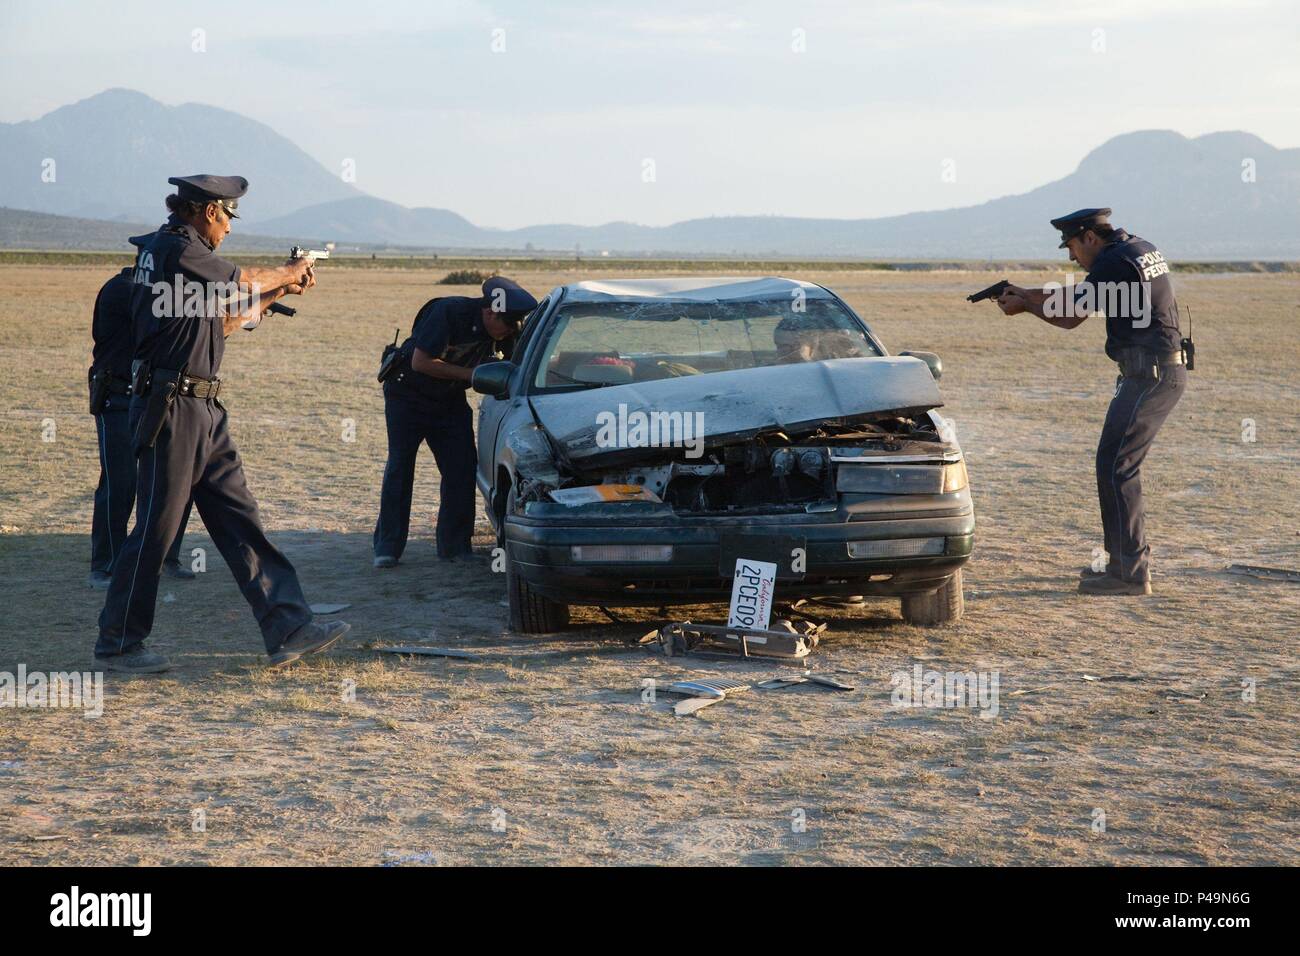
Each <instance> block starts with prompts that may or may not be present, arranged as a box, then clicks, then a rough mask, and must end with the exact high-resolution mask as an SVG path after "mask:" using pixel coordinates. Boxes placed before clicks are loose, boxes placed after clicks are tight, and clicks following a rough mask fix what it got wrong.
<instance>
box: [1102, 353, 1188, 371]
mask: <svg viewBox="0 0 1300 956" xmlns="http://www.w3.org/2000/svg"><path fill="white" fill-rule="evenodd" d="M1184 361H1185V358H1184V355H1183V352H1182V350H1181V349H1176V350H1174V351H1172V352H1156V351H1153V350H1151V349H1143V348H1126V349H1120V350H1119V351H1118V353H1117V355H1116V358H1115V364H1117V365H1118V366H1119V373H1120V375H1122V376H1124V377H1125V378H1134V377H1138V378H1145V377H1151V378H1159V377H1160V370H1161V369H1164V368H1169V367H1170V366H1175V365H1182V364H1183V363H1184Z"/></svg>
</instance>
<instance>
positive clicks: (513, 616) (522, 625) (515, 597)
mask: <svg viewBox="0 0 1300 956" xmlns="http://www.w3.org/2000/svg"><path fill="white" fill-rule="evenodd" d="M506 591H507V592H508V600H509V603H510V627H511V629H512V630H515V631H518V632H519V633H521V634H551V633H553V632H555V631H562V630H564V629H565V628H566V627H568V626H569V605H567V604H561V603H560V602H559V601H552V600H551V599H550V598H547V597H543V596H542V595H540V594H538V593H537V592H536V591H534V590H533V589H532V588H531V587H529V585H528V582H527V581H525V580H524V578H523V575H521V574H520V573H519V572H518V571H517V570H516V569H515V562H514V561H513V560H512V559H511V558H510V556H509V554H507V556H506Z"/></svg>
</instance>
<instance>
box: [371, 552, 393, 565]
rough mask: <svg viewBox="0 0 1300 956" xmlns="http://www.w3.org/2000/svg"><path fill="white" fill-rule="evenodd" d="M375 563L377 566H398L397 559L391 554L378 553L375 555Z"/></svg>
mask: <svg viewBox="0 0 1300 956" xmlns="http://www.w3.org/2000/svg"><path fill="white" fill-rule="evenodd" d="M374 565H375V567H377V568H395V567H397V559H396V558H395V557H393V556H392V555H391V554H377V555H375V561H374Z"/></svg>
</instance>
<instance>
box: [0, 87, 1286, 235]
mask: <svg viewBox="0 0 1300 956" xmlns="http://www.w3.org/2000/svg"><path fill="white" fill-rule="evenodd" d="M51 159H52V160H54V163H55V167H54V179H53V181H52V182H47V181H43V177H42V172H43V171H44V170H45V168H46V166H45V165H43V164H46V163H47V161H48V160H51ZM228 170H239V172H240V173H241V174H242V175H246V176H247V177H248V178H249V179H250V180H253V181H255V182H256V183H257V184H258V208H257V212H256V217H254V215H253V214H252V213H251V211H250V214H249V215H247V216H246V217H245V219H243V220H241V222H240V224H239V227H238V229H237V231H239V232H242V233H243V234H244V236H246V237H247V239H248V240H249V241H250V245H260V243H257V242H255V241H254V236H255V235H262V236H291V237H294V238H295V239H298V240H301V241H303V242H304V243H306V242H310V243H313V244H316V243H320V242H325V241H330V240H332V241H335V242H338V243H340V244H351V245H357V246H367V247H372V248H375V247H379V248H392V247H399V248H400V247H418V248H422V249H434V250H445V251H462V252H468V251H473V250H476V249H492V250H498V251H500V250H525V249H532V250H535V251H538V252H541V251H551V250H558V251H570V252H571V251H572V250H574V248H575V247H577V248H580V249H582V250H583V251H584V252H586V253H593V252H599V251H609V252H610V253H611V254H632V255H645V254H666V255H674V254H676V255H723V256H725V255H743V256H751V257H754V256H769V255H770V256H804V257H818V256H834V257H865V258H909V257H910V258H961V259H983V258H999V257H1037V258H1050V257H1052V256H1053V255H1054V254H1055V245H1056V243H1055V241H1054V240H1053V238H1052V232H1051V228H1050V226H1049V225H1048V222H1047V221H1048V220H1049V219H1050V218H1052V217H1053V216H1058V215H1061V214H1063V213H1065V212H1069V211H1070V210H1073V209H1078V208H1082V207H1087V206H1098V205H1107V206H1111V207H1113V208H1114V209H1115V215H1114V216H1113V217H1112V219H1113V221H1114V222H1115V223H1116V224H1118V225H1121V226H1125V227H1126V228H1129V229H1130V230H1131V231H1133V232H1135V233H1137V234H1139V235H1142V236H1145V237H1147V238H1150V239H1152V240H1153V241H1155V242H1156V243H1157V244H1159V245H1160V246H1161V248H1162V249H1163V250H1164V251H1165V252H1166V253H1167V254H1168V255H1169V256H1170V257H1171V258H1175V259H1178V258H1198V259H1230V258H1232V259H1243V258H1268V259H1297V258H1300V228H1297V223H1300V149H1278V148H1276V147H1274V146H1272V145H1270V144H1269V143H1266V142H1265V141H1264V140H1262V139H1260V138H1259V137H1257V136H1254V135H1252V134H1250V133H1245V132H1219V133H1209V134H1206V135H1203V136H1198V137H1195V138H1188V137H1185V136H1183V135H1181V134H1179V133H1176V132H1172V131H1168V130H1142V131H1138V132H1133V133H1127V134H1124V135H1121V136H1116V137H1114V138H1113V139H1110V140H1108V141H1107V142H1105V143H1103V144H1102V145H1101V146H1098V147H1097V148H1096V149H1094V150H1092V152H1090V153H1088V154H1087V155H1086V156H1084V157H1083V159H1082V160H1081V161H1080V163H1079V165H1078V168H1077V169H1075V170H1074V172H1072V173H1070V174H1069V175H1067V176H1065V177H1063V178H1061V179H1058V180H1056V181H1054V182H1050V183H1047V184H1045V185H1042V186H1039V187H1037V188H1036V189H1032V190H1030V191H1028V192H1026V193H1023V194H1020V195H1015V196H1005V197H1001V198H998V199H993V200H990V201H988V202H985V203H982V204H980V205H977V206H967V207H963V208H957V209H945V210H940V211H935V212H917V213H909V214H907V215H901V216H890V217H886V218H876V219H827V218H817V219H814V218H798V217H790V216H713V217H709V218H700V219H690V220H686V221H684V222H678V223H673V224H672V225H668V226H643V225H638V224H635V223H629V222H609V223H605V224H603V225H599V226H579V225H567V224H546V225H536V226H528V227H525V228H522V229H489V228H483V227H480V226H477V225H475V224H474V223H472V222H470V221H469V220H467V219H465V218H464V217H463V216H460V215H458V214H457V213H455V212H452V211H450V210H445V209H432V208H408V207H405V206H402V205H400V204H398V203H394V202H389V201H387V200H383V199H378V198H375V197H373V196H368V195H366V194H364V193H362V192H361V191H360V190H358V189H356V188H355V187H354V186H352V185H350V184H348V183H345V182H343V181H342V180H341V179H340V178H339V177H338V176H336V175H334V174H332V173H330V172H329V171H327V170H326V169H325V168H324V167H323V166H322V165H321V164H320V163H318V162H317V161H316V160H314V159H313V158H312V157H310V156H308V155H307V154H306V153H305V152H303V151H302V150H301V149H299V148H298V147H297V146H296V145H295V144H294V143H292V142H291V141H290V140H288V139H286V138H285V137H283V136H281V135H280V134H278V133H276V132H275V131H274V130H272V129H271V128H270V127H268V126H265V125H263V124H261V123H258V122H256V121H254V120H251V119H248V118H247V117H244V116H240V115H239V114H237V113H232V112H230V111H227V110H222V109H218V108H216V107H212V106H203V105H199V104H193V103H188V104H184V105H181V106H165V105H163V104H162V103H159V102H157V101H156V100H153V99H151V98H149V97H148V96H145V95H144V94H142V93H137V92H133V91H130V90H108V91H106V92H104V93H100V94H98V95H96V96H92V97H90V98H89V99H86V100H82V101H80V102H78V103H74V104H71V105H69V106H64V107H61V108H59V109H56V110H54V111H53V112H51V113H48V114H47V115H45V116H43V117H41V118H40V119H37V120H31V121H26V122H21V123H6V124H0V206H3V207H10V208H8V209H5V210H0V244H2V245H9V246H13V245H15V244H23V243H24V242H30V241H32V239H31V237H32V235H33V230H32V229H31V228H28V229H27V230H26V232H23V230H21V229H15V228H13V220H14V218H15V217H16V216H18V215H19V214H18V213H17V212H15V210H26V211H29V212H40V213H51V214H56V215H58V216H65V217H76V218H75V219H72V220H69V221H68V223H67V224H66V225H59V224H58V223H54V222H52V221H43V223H42V227H41V229H40V230H38V231H39V232H40V233H41V235H42V236H43V237H45V238H43V239H40V240H37V241H40V242H47V243H49V244H52V245H55V246H59V245H65V246H66V245H80V246H81V247H85V240H86V238H87V236H90V235H93V236H96V237H97V236H99V235H101V234H103V235H104V236H109V235H111V234H112V231H111V230H112V227H111V226H110V227H108V228H106V227H105V225H104V224H102V223H101V225H98V226H89V225H87V224H86V222H85V221H86V220H99V221H102V220H109V221H110V222H111V221H121V222H122V223H123V224H125V223H126V222H140V223H156V222H158V221H160V220H161V219H162V218H163V212H162V210H161V208H160V207H161V201H160V200H161V196H162V190H163V189H165V188H166V185H165V184H166V180H167V177H168V176H170V175H176V173H177V172H178V171H181V172H198V171H218V172H220V171H228ZM47 178H48V176H47ZM306 197H310V198H311V200H312V202H311V203H309V204H304V203H303V199H304V198H306ZM78 220H80V222H78ZM27 222H28V225H29V226H30V223H31V222H32V220H31V217H28V220H27ZM118 228H119V229H120V228H121V227H118ZM77 231H80V232H81V233H82V235H81V236H80V237H79V239H77V240H74V238H73V236H72V235H71V233H75V232H77ZM65 233H67V235H64V234H65ZM20 234H21V235H24V236H26V237H27V238H26V239H25V240H21V241H18V242H16V241H15V239H14V237H15V236H16V235H20ZM232 238H233V236H232ZM95 241H96V242H97V241H98V239H96V240H95ZM27 247H29V248H30V246H27Z"/></svg>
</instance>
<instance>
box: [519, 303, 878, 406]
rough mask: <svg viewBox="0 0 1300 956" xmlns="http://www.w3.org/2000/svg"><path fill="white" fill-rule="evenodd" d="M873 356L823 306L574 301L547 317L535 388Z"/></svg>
mask: <svg viewBox="0 0 1300 956" xmlns="http://www.w3.org/2000/svg"><path fill="white" fill-rule="evenodd" d="M879 354H881V353H880V351H879V350H878V349H877V348H876V347H875V345H874V344H873V343H872V342H871V340H870V339H869V338H868V337H867V335H866V334H865V333H864V331H863V330H862V326H861V324H860V323H859V322H858V321H857V319H856V318H854V316H853V315H852V314H851V313H850V312H849V311H848V310H847V309H846V308H845V307H844V306H843V305H841V304H840V303H839V302H837V301H835V300H833V299H799V300H792V299H791V298H790V297H781V298H775V299H761V300H755V301H743V302H659V301H655V302H595V303H588V302H582V303H571V304H569V305H567V306H564V307H563V308H562V309H561V311H560V313H559V314H558V315H557V316H556V318H555V321H554V323H553V324H552V326H551V329H550V332H549V336H548V338H547V341H546V343H545V345H544V347H543V350H542V358H541V363H540V364H539V366H538V369H537V376H536V380H535V385H536V387H537V388H573V387H597V386H601V385H623V384H627V383H629V382H647V381H653V380H655V379H663V378H676V377H680V376H685V375H705V374H708V373H709V372H726V371H731V370H734V369H746V368H762V367H764V366H769V365H784V364H787V363H791V362H818V361H821V360H823V359H837V358H857V357H861V356H872V355H879Z"/></svg>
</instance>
